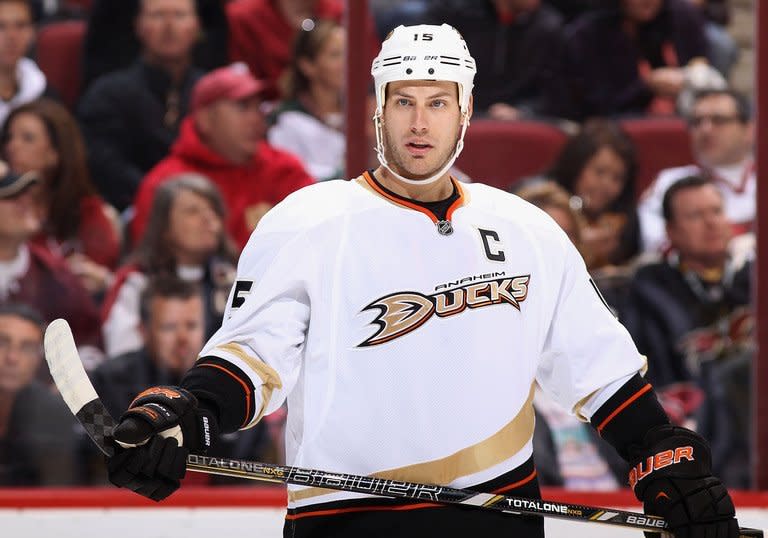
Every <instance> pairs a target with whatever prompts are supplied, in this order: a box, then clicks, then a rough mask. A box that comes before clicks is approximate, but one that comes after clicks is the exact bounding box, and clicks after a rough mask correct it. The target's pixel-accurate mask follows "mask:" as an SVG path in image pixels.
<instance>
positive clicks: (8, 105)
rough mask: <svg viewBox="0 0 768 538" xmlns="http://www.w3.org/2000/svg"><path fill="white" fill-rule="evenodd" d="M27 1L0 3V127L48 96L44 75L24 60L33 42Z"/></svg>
mask: <svg viewBox="0 0 768 538" xmlns="http://www.w3.org/2000/svg"><path fill="white" fill-rule="evenodd" d="M33 20H34V19H33V14H32V6H31V5H30V3H29V0H0V125H2V124H3V122H5V118H6V117H7V116H8V114H9V113H10V111H11V110H12V109H13V108H14V107H17V106H19V105H21V104H24V103H28V102H29V101H34V100H35V99H37V98H38V97H42V96H44V95H52V94H53V91H52V90H51V89H50V87H49V86H48V81H47V80H46V78H45V75H44V74H43V72H42V71H41V70H40V68H39V67H38V66H37V64H36V63H35V62H34V61H32V60H30V59H29V58H26V57H25V55H26V54H27V53H28V52H29V49H30V47H31V46H32V42H33V41H34V39H35V25H34V22H33Z"/></svg>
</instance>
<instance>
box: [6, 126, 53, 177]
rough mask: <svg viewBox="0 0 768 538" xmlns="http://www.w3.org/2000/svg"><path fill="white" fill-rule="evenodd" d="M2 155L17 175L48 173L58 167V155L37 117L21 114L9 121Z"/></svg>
mask: <svg viewBox="0 0 768 538" xmlns="http://www.w3.org/2000/svg"><path fill="white" fill-rule="evenodd" d="M3 153H4V154H5V158H6V159H7V160H8V165H9V166H10V167H11V169H13V170H15V171H16V172H18V173H21V174H23V173H25V172H29V171H31V170H37V171H41V172H43V171H49V170H53V169H54V168H56V167H57V166H58V165H59V154H58V152H57V151H56V150H55V149H54V147H53V145H52V144H51V139H50V137H49V136H48V130H47V129H46V127H45V123H43V120H41V119H40V118H39V117H38V116H37V115H35V114H31V113H26V112H22V113H21V114H17V115H16V116H14V117H13V119H12V120H11V124H10V125H9V126H8V134H7V138H6V141H5V146H4V147H3Z"/></svg>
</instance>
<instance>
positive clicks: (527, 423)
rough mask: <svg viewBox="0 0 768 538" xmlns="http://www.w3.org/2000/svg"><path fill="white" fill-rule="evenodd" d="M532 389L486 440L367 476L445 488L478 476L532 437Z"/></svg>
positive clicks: (313, 491) (303, 494)
mask: <svg viewBox="0 0 768 538" xmlns="http://www.w3.org/2000/svg"><path fill="white" fill-rule="evenodd" d="M534 386H535V385H531V390H530V393H529V394H528V399H527V400H526V401H525V403H524V404H523V406H522V408H521V409H520V412H519V413H518V414H517V416H515V418H513V419H512V420H511V421H510V422H509V423H507V424H506V425H505V426H503V427H502V428H501V429H500V430H499V431H497V432H496V433H494V434H493V435H491V436H490V437H488V438H486V439H483V440H482V441H480V442H479V443H476V444H474V445H472V446H468V447H466V448H462V449H461V450H459V451H458V452H454V453H453V454H451V455H449V456H446V457H444V458H440V459H437V460H432V461H426V462H422V463H416V464H414V465H408V466H405V467H398V468H397V469H388V470H386V471H378V472H375V473H373V474H372V475H371V476H375V477H376V478H386V479H389V480H401V481H406V482H419V483H423V484H438V485H447V484H450V483H451V482H453V481H454V480H456V479H457V478H461V477H463V476H468V475H472V474H475V473H479V472H481V471H484V470H486V469H489V468H491V467H493V466H494V465H498V464H499V463H502V462H503V461H506V460H508V459H509V458H511V457H512V456H514V455H515V454H517V453H518V452H520V450H522V448H523V447H524V446H525V445H526V443H528V441H530V440H531V438H532V437H533V426H534V414H533V394H534ZM334 491H335V490H332V489H328V488H315V487H311V488H306V489H302V490H299V491H289V492H288V499H289V500H290V501H300V500H303V499H309V498H311V497H316V496H318V495H327V494H328V493H333V492H334Z"/></svg>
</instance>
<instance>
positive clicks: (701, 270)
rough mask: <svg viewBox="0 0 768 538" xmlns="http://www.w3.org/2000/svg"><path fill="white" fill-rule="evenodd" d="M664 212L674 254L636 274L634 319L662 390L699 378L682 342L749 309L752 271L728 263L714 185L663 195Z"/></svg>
mask: <svg viewBox="0 0 768 538" xmlns="http://www.w3.org/2000/svg"><path fill="white" fill-rule="evenodd" d="M662 207H663V209H662V212H663V215H664V221H665V222H666V231H667V236H668V238H669V242H670V246H671V249H670V251H669V253H668V254H667V255H666V256H665V258H664V260H663V261H661V262H658V263H654V264H650V265H647V266H645V267H641V268H640V269H638V271H637V273H636V275H635V278H634V280H633V283H632V289H633V293H632V299H633V308H634V309H635V314H636V316H635V318H636V319H633V323H628V325H629V329H630V331H631V332H632V333H633V335H634V336H635V341H636V342H637V343H638V348H640V351H641V352H643V353H645V354H646V355H647V356H648V359H649V365H650V366H649V371H648V375H649V376H650V377H651V378H652V379H653V380H654V381H655V382H656V383H657V384H658V385H659V386H663V385H666V384H670V383H674V382H679V381H688V380H690V379H692V378H693V377H694V374H695V368H692V367H691V365H689V364H687V363H686V360H685V354H684V349H685V347H686V346H685V345H684V338H685V337H686V336H688V335H689V334H690V333H691V331H693V330H695V329H700V328H703V327H712V328H713V330H714V328H716V327H718V328H720V329H722V327H723V325H722V324H721V325H716V322H718V321H720V320H721V318H723V316H724V315H725V316H726V318H727V316H728V315H730V313H732V312H733V311H734V309H736V308H737V307H741V306H744V305H747V304H749V300H750V293H749V273H750V270H751V263H749V262H747V263H744V264H743V265H742V266H741V267H733V266H732V265H731V264H730V263H729V254H728V242H729V240H730V239H731V227H730V222H729V220H728V217H727V215H726V214H725V210H724V200H723V195H722V193H721V192H720V190H719V189H718V188H717V187H716V186H715V184H713V183H712V182H711V181H708V180H707V179H705V178H702V177H699V176H689V177H686V178H682V179H680V180H678V181H677V182H675V183H673V184H672V186H670V187H669V188H668V189H667V190H666V192H665V193H664V200H663V203H662ZM634 323H636V324H637V327H634V326H633V324H634ZM725 327H727V325H725ZM721 336H722V335H721Z"/></svg>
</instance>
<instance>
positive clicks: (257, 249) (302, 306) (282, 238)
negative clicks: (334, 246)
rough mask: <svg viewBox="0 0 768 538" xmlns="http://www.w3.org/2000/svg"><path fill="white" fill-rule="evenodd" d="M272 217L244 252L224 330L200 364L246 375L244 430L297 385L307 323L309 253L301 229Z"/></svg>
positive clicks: (242, 382) (206, 348)
mask: <svg viewBox="0 0 768 538" xmlns="http://www.w3.org/2000/svg"><path fill="white" fill-rule="evenodd" d="M270 217H272V216H271V215H269V214H268V215H267V216H266V217H265V219H263V222H262V223H259V227H258V228H257V229H256V231H255V232H254V233H253V235H252V236H251V238H250V240H249V242H248V244H247V245H246V247H245V249H244V250H243V253H242V255H241V257H240V261H239V263H238V269H237V280H236V282H235V284H234V286H233V288H232V291H231V292H230V295H229V300H228V305H227V307H226V310H225V312H224V319H223V323H222V326H221V328H220V329H219V330H218V331H217V332H216V333H215V334H214V335H213V336H212V337H211V338H210V340H209V341H208V342H207V343H206V345H205V346H204V347H203V350H202V351H201V353H200V357H201V359H200V360H199V361H198V364H199V365H207V366H211V367H215V368H218V369H220V370H221V369H226V371H227V372H226V373H227V374H229V375H230V376H232V377H235V378H240V377H242V376H245V377H246V379H236V381H237V382H238V383H236V384H235V385H240V386H242V387H243V388H244V392H245V400H246V406H245V407H246V409H247V411H246V412H245V415H246V416H245V421H244V422H243V426H242V427H243V428H247V427H251V426H253V425H254V424H255V423H256V422H257V421H258V420H259V419H260V418H261V417H262V416H263V415H264V414H269V413H271V412H273V411H275V410H276V409H278V408H279V407H280V405H281V404H282V403H283V401H284V400H285V398H286V396H287V394H288V393H289V392H290V390H291V388H292V387H293V386H294V384H295V383H296V380H297V378H298V375H299V370H300V367H301V360H302V355H303V351H304V341H305V335H306V331H307V327H308V324H309V313H310V304H309V293H308V290H307V279H306V276H305V273H306V271H307V267H309V264H308V253H309V251H310V249H309V247H308V246H307V244H306V239H305V238H304V236H303V234H302V233H301V232H300V231H297V230H295V229H294V230H292V229H288V228H282V227H281V226H280V225H279V223H275V222H274V221H275V220H276V219H274V218H270ZM211 358H213V359H215V360H214V361H211ZM232 397H233V398H234V397H237V396H236V395H234V394H233V395H232Z"/></svg>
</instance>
